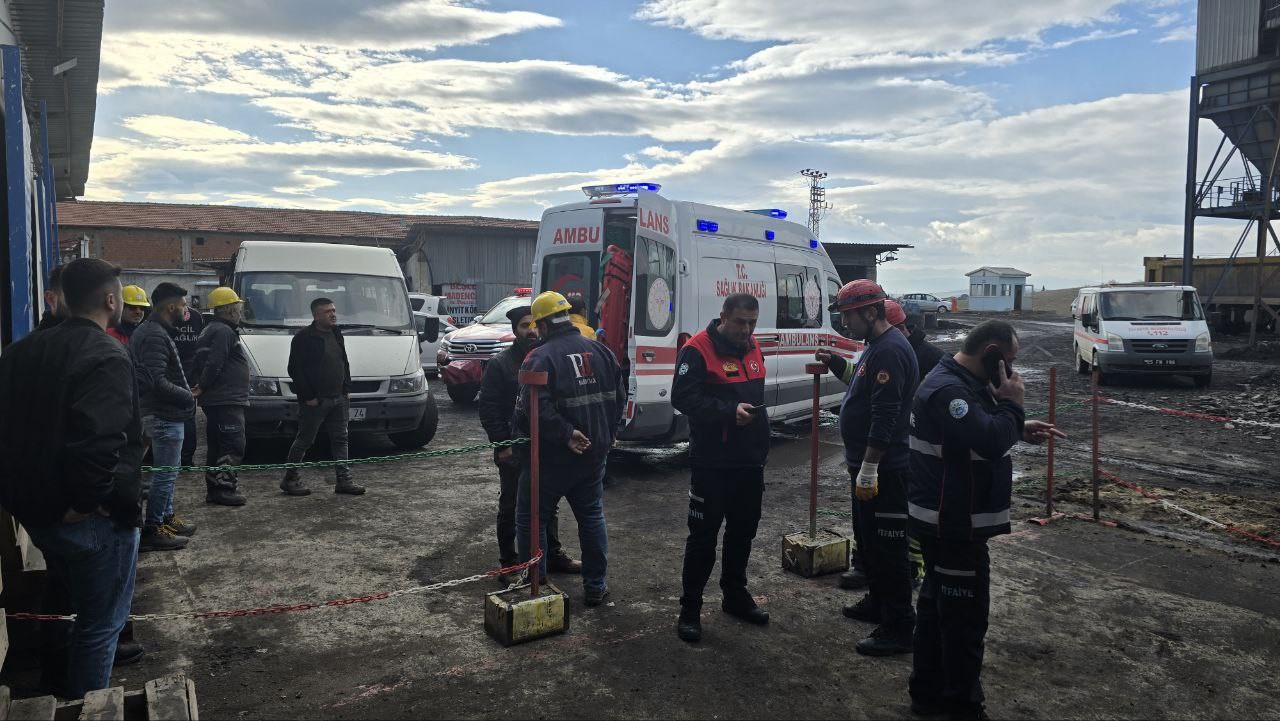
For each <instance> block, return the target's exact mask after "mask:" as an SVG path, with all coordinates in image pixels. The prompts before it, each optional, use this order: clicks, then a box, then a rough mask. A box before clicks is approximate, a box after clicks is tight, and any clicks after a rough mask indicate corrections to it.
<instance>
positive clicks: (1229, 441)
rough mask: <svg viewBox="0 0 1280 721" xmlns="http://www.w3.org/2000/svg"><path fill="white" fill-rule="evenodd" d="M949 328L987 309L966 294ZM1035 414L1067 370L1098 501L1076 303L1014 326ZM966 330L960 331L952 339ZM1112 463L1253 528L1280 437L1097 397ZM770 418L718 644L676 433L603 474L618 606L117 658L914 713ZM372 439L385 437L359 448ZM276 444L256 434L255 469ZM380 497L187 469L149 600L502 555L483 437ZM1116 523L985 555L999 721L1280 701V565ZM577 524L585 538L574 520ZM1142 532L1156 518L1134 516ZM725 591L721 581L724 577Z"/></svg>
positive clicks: (1124, 495) (1183, 397)
mask: <svg viewBox="0 0 1280 721" xmlns="http://www.w3.org/2000/svg"><path fill="white" fill-rule="evenodd" d="M952 320H955V321H959V322H961V323H964V322H971V321H972V317H971V316H965V315H963V314H961V315H958V316H956V317H954V318H953V319H952ZM1018 325H1019V327H1020V329H1021V331H1022V337H1023V344H1024V350H1023V353H1022V359H1021V361H1020V363H1019V367H1020V368H1022V369H1023V370H1024V371H1025V373H1026V375H1027V377H1028V384H1029V392H1028V406H1029V407H1030V408H1031V410H1032V411H1034V412H1035V413H1036V414H1038V415H1041V416H1043V415H1045V407H1046V406H1047V399H1046V388H1047V378H1048V372H1047V371H1048V368H1049V367H1050V366H1051V365H1052V364H1057V365H1058V366H1059V368H1060V374H1059V375H1060V384H1061V385H1060V394H1061V395H1060V402H1062V403H1063V404H1064V408H1063V410H1062V411H1061V412H1060V414H1059V421H1060V424H1061V425H1062V427H1063V428H1064V429H1065V430H1066V431H1067V432H1068V433H1070V434H1071V438H1070V440H1069V441H1066V442H1065V443H1063V445H1062V448H1061V453H1060V454H1059V455H1058V457H1057V458H1058V469H1059V481H1060V483H1059V494H1058V497H1059V500H1060V503H1061V504H1062V506H1063V507H1064V508H1065V510H1068V511H1083V510H1085V508H1084V506H1083V505H1082V504H1083V503H1084V502H1086V501H1088V500H1089V498H1090V495H1091V494H1090V493H1089V492H1088V488H1087V480H1086V479H1087V478H1088V476H1089V473H1088V470H1087V469H1088V465H1089V455H1088V448H1089V440H1088V429H1089V425H1088V420H1089V409H1088V408H1086V407H1084V406H1080V405H1076V406H1070V405H1069V404H1071V403H1079V402H1080V401H1082V400H1083V399H1084V398H1085V397H1086V396H1087V393H1088V384H1087V382H1086V380H1085V378H1084V377H1083V376H1077V375H1076V374H1075V372H1074V369H1073V368H1072V367H1071V362H1070V342H1071V341H1070V338H1071V335H1070V330H1069V328H1068V327H1066V326H1065V325H1064V324H1063V323H1062V321H1061V319H1052V318H1044V317H1036V318H1034V319H1031V320H1020V321H1018ZM941 344H942V345H944V346H947V347H948V348H954V347H955V339H954V337H947V338H946V339H944V340H943V341H942V342H941ZM1263 367H1264V366H1261V365H1259V364H1258V363H1257V362H1253V361H1239V360H1223V361H1221V362H1219V364H1218V366H1217V368H1216V371H1215V374H1216V375H1215V379H1214V388H1213V391H1214V392H1216V391H1218V390H1223V391H1227V390H1231V391H1235V390H1237V389H1236V388H1235V385H1236V384H1239V383H1248V382H1249V379H1251V378H1253V377H1255V376H1256V375H1258V373H1259V371H1260V369H1261V368H1263ZM435 391H436V394H437V398H438V399H439V401H440V405H441V411H442V418H441V424H440V434H439V435H438V436H437V438H436V439H435V441H433V443H432V446H431V447H432V448H449V447H456V446H461V445H466V444H470V443H475V442H478V441H481V440H482V439H483V433H482V431H481V429H480V426H479V423H478V421H477V420H476V417H475V411H474V409H473V408H470V407H464V406H463V407H460V406H457V405H454V404H452V403H451V402H450V401H449V400H448V399H447V397H446V396H445V394H444V393H443V388H442V387H439V386H437V387H436V389H435ZM1106 392H1107V393H1108V394H1112V395H1114V396H1115V397H1118V398H1123V399H1128V400H1132V401H1135V402H1140V403H1153V404H1159V405H1169V406H1175V407H1183V406H1184V403H1185V402H1188V400H1187V399H1190V398H1194V397H1195V396H1197V395H1203V394H1204V392H1203V391H1197V390H1195V389H1194V388H1193V387H1192V384H1191V382H1190V381H1189V380H1184V379H1174V380H1171V381H1161V382H1145V381H1144V382H1135V383H1131V384H1126V385H1123V386H1120V387H1118V388H1108V389H1106ZM1101 417H1102V424H1101V425H1102V429H1103V440H1102V449H1103V456H1104V458H1105V459H1106V461H1105V463H1106V466H1107V468H1109V469H1110V470H1111V471H1112V472H1114V473H1116V474H1117V475H1120V476H1122V477H1124V478H1126V479H1128V480H1131V481H1133V482H1135V483H1139V484H1142V485H1143V486H1146V487H1150V488H1151V489H1153V490H1154V489H1161V490H1162V491H1163V492H1168V493H1171V494H1174V497H1176V498H1177V502H1178V503H1179V504H1180V505H1185V506H1187V507H1188V508H1190V509H1194V510H1195V511H1196V512H1198V513H1202V514H1206V515H1209V516H1213V517H1215V518H1218V519H1220V520H1223V521H1229V522H1233V523H1239V524H1242V525H1245V524H1247V525H1248V526H1249V528H1251V529H1254V530H1256V531H1257V532H1260V533H1268V534H1276V533H1277V532H1280V525H1278V524H1277V520H1276V519H1277V518H1278V517H1280V509H1278V508H1277V504H1278V501H1277V493H1276V492H1277V486H1280V471H1278V470H1277V469H1276V464H1275V462H1274V461H1273V460H1272V458H1273V456H1272V451H1273V449H1274V448H1275V447H1276V445H1275V442H1274V440H1272V439H1271V438H1265V437H1264V436H1269V435H1271V434H1270V433H1269V432H1260V431H1256V430H1243V429H1241V428H1235V429H1230V430H1229V429H1227V428H1225V427H1224V426H1223V424H1219V423H1212V422H1207V421H1198V420H1189V419H1181V418H1172V417H1166V416H1159V415H1153V414H1149V413H1144V412H1140V411H1136V410H1131V409H1124V408H1118V407H1113V406H1109V407H1105V408H1103V409H1102V413H1101ZM806 433H807V431H806V430H805V429H803V428H799V429H795V428H781V429H778V431H777V433H776V434H775V438H774V442H773V447H772V452H771V456H770V466H769V469H768V473H767V483H768V486H767V492H766V495H765V509H764V520H763V521H762V523H761V528H760V533H759V536H758V539H757V542H756V546H755V549H756V552H755V554H754V555H753V558H752V563H751V569H750V572H751V576H752V588H753V591H754V592H755V593H756V594H757V596H758V598H759V600H760V602H761V603H762V604H763V605H765V606H766V607H767V608H768V609H769V610H770V612H771V613H772V618H773V622H772V623H771V624H770V625H769V626H768V627H767V628H756V627H749V626H746V625H744V624H742V623H739V622H737V621H735V620H734V619H731V618H728V617H726V616H724V615H723V614H722V613H720V612H719V610H718V603H716V601H717V600H718V599H717V598H716V595H715V594H714V593H708V603H707V608H706V611H705V612H704V629H705V636H704V639H703V641H702V643H700V644H698V645H688V644H685V643H682V642H680V641H679V640H677V639H676V637H675V632H674V620H675V613H676V602H677V598H678V596H679V593H680V590H679V576H680V562H681V553H682V549H683V542H684V534H685V514H686V508H687V505H686V504H687V497H686V484H687V469H686V467H685V457H684V454H683V453H682V452H681V449H680V448H678V447H677V448H673V449H658V450H653V451H629V452H626V453H623V454H619V456H618V458H617V459H616V461H615V462H614V463H613V464H612V474H613V476H614V482H613V483H612V484H611V485H610V486H609V487H608V488H607V489H606V514H607V517H608V523H609V537H610V569H609V574H610V585H611V588H612V590H613V602H612V603H610V604H609V605H607V606H604V607H600V608H596V609H584V608H582V606H581V596H582V590H581V586H580V583H579V580H578V579H577V578H575V577H568V576H557V577H554V578H553V580H554V581H555V582H556V583H558V584H560V585H561V587H562V588H564V589H565V590H566V591H567V592H568V593H569V595H570V597H571V603H572V625H571V628H570V630H569V631H568V633H566V634H564V635H561V636H557V637H553V638H549V639H543V640H541V641H537V642H534V643H530V644H526V645H523V646H519V647H514V648H502V647H501V646H499V645H498V644H496V643H495V642H494V641H492V640H491V639H489V638H488V637H487V636H486V635H485V633H484V631H483V630H482V625H481V624H482V608H483V594H484V593H485V592H487V591H491V590H494V589H495V588H496V584H495V583H493V582H480V583H473V584H470V585H464V586H460V587H457V588H451V589H448V590H445V591H438V592H432V593H427V594H422V595H413V596H408V597H403V598H398V599H392V600H387V601H381V602H375V603H369V604H360V605H353V606H346V607H342V608H339V609H333V610H319V611H307V612H298V613H288V614H281V615H273V616H267V617H250V618H237V619H230V620H217V621H201V622H194V621H192V622H185V621H184V622H162V623H161V622H153V623H146V624H143V623H140V624H138V626H139V628H138V634H139V636H140V637H141V639H142V640H143V641H144V643H145V644H146V645H147V648H148V651H149V652H148V655H147V657H146V658H145V659H144V661H143V662H142V663H140V664H139V665H137V666H132V667H127V668H124V669H121V670H120V672H119V673H117V675H116V678H115V681H116V683H118V684H121V685H124V686H126V687H128V688H135V687H139V686H140V685H141V684H142V683H143V682H144V681H145V680H147V679H150V678H155V677H157V676H159V675H162V674H165V673H168V672H171V671H174V670H183V671H186V672H187V673H188V674H190V675H191V676H192V677H193V678H194V679H195V681H196V684H197V689H198V694H199V702H200V710H201V713H202V714H203V715H204V716H205V717H207V718H233V719H234V718H239V719H259V718H321V717H323V718H424V717H425V718H443V717H477V716H481V717H504V718H507V717H509V718H528V717H566V718H599V717H625V718H756V717H787V718H801V717H803V718H816V717H823V718H881V717H888V718H905V717H909V712H908V708H907V702H908V699H907V696H906V681H907V675H908V673H909V669H910V659H909V657H898V658H893V659H888V660H884V659H879V660H876V659H870V658H866V657H862V656H859V655H857V654H856V653H854V651H853V643H854V642H855V641H856V640H857V639H859V638H861V637H862V636H863V635H865V634H866V633H867V632H869V631H870V627H868V626H866V625H863V624H859V623H856V622H853V621H849V620H847V619H845V618H843V617H841V615H840V613H839V609H840V606H841V604H842V603H846V602H849V601H852V600H854V599H856V596H855V595H854V594H853V593H852V592H848V591H841V590H838V589H836V588H835V586H834V583H835V579H834V577H826V578H820V579H813V580H805V579H801V578H798V577H795V576H791V575H788V574H786V573H784V572H783V571H782V570H781V568H780V564H779V556H780V537H781V536H782V535H783V534H784V533H787V532H790V531H793V530H796V529H799V528H802V527H804V526H805V525H806V514H807V510H806V508H807V480H808V442H807V441H808V439H807V435H806ZM821 440H822V441H823V443H822V445H821V448H822V463H821V479H820V484H821V485H820V501H819V504H820V507H821V508H822V509H823V510H824V515H823V517H822V518H823V521H824V525H826V526H829V527H831V528H834V529H842V528H846V524H847V522H846V521H845V520H844V519H843V518H842V517H841V514H843V513H845V512H847V510H848V505H849V502H848V481H847V476H845V475H844V471H843V469H842V467H841V465H840V447H839V437H838V434H837V433H836V431H835V429H834V428H831V427H826V428H824V429H823V430H822V432H821ZM359 450H360V452H361V453H363V454H366V455H378V454H382V453H387V452H391V449H390V447H389V446H384V445H380V444H376V443H375V444H368V443H366V444H362V445H361V446H360V447H359ZM283 452H284V449H283V448H281V447H278V446H268V447H265V448H263V447H260V448H258V449H257V451H256V452H255V458H254V460H256V461H271V460H279V459H280V458H281V457H282V456H283ZM1016 458H1017V464H1018V468H1019V471H1020V475H1019V479H1018V487H1019V490H1020V493H1021V496H1020V497H1019V499H1018V501H1017V502H1016V503H1015V509H1014V513H1015V517H1016V518H1019V519H1025V518H1029V517H1031V516H1033V515H1036V514H1037V513H1039V512H1041V511H1042V510H1043V508H1042V503H1041V500H1040V499H1042V498H1043V490H1042V489H1043V483H1044V472H1043V469H1044V466H1045V460H1046V456H1045V452H1044V450H1043V449H1039V448H1031V447H1024V448H1022V449H1020V450H1019V452H1018V454H1017V456H1016ZM358 474H359V475H358V478H359V480H360V481H361V482H363V483H366V484H367V485H368V486H369V487H370V492H369V493H368V494H367V495H365V496H362V497H347V496H335V495H333V494H332V493H329V492H323V491H325V490H326V489H325V488H324V486H325V484H326V482H328V483H331V479H329V478H325V477H323V476H322V474H320V473H311V474H310V476H309V481H310V483H311V484H312V486H313V487H314V488H315V489H316V490H317V491H321V492H317V493H315V494H313V495H311V496H309V497H305V498H287V497H283V496H280V495H279V494H278V493H277V491H276V483H277V478H276V476H275V474H269V473H247V474H245V476H244V479H243V484H244V487H245V490H246V491H247V493H248V495H249V497H250V500H249V505H247V506H246V507H244V508H240V509H228V508H218V507H208V506H205V505H204V504H203V503H202V489H201V488H200V485H201V483H200V481H199V479H198V478H196V477H194V476H192V477H184V478H183V479H182V480H181V481H180V492H179V495H178V508H179V511H180V512H184V513H187V514H189V516H190V517H191V518H192V519H193V520H195V521H196V522H198V523H199V524H200V530H199V532H198V533H197V535H196V537H195V539H194V540H193V541H192V543H191V545H190V546H189V547H188V548H187V549H186V550H184V551H181V552H177V553H172V554H155V553H152V554H145V555H144V556H143V557H142V560H141V563H140V572H139V584H138V594H137V599H136V603H135V612H159V611H198V610H209V609H234V608H239V607H247V606H263V605H270V604H278V603H294V602H304V601H323V600H328V599H331V598H337V597H347V596H357V595H366V594H370V593H374V592H378V591H389V590H395V589H401V588H411V587H415V586H418V585H420V584H425V583H432V582H436V581H442V580H447V579H453V578H461V577H465V576H469V575H471V574H474V573H477V572H479V571H482V570H485V569H488V568H491V567H493V566H494V565H495V563H496V548H495V542H494V539H493V514H494V510H495V504H496V497H497V480H496V475H495V474H494V472H493V468H492V465H491V464H490V462H489V456H488V454H485V453H479V454H473V455H469V456H455V457H447V458H442V459H429V460H421V461H415V462H407V463H400V464H396V465H377V466H364V467H361V468H360V469H359V471H358ZM1104 499H1105V501H1106V506H1105V508H1104V511H1103V515H1104V517H1107V518H1112V519H1116V520H1120V521H1121V522H1122V523H1123V527H1116V528H1112V527H1107V526H1099V525H1095V524H1092V523H1086V522H1083V521H1076V520H1069V519H1067V520H1061V521H1058V522H1055V523H1052V524H1050V525H1048V526H1046V527H1039V526H1033V525H1030V524H1026V523H1021V522H1019V523H1016V524H1015V533H1014V534H1012V535H1010V536H1006V537H1002V538H1000V539H999V540H997V541H996V542H995V543H994V544H993V547H992V567H993V589H992V598H993V601H992V619H991V630H990V633H989V634H988V645H987V657H986V670H985V674H984V679H985V683H986V688H987V693H988V697H989V700H988V705H989V711H990V713H991V714H992V716H993V717H995V718H1015V717H1016V718H1046V719H1047V718H1115V717H1123V718H1152V717H1177V718H1222V717H1268V718H1280V705H1277V703H1276V701H1275V698H1276V694H1277V691H1280V685H1278V683H1277V681H1276V680H1275V668H1276V666H1277V664H1280V620H1278V619H1280V598H1277V596H1276V594H1275V590H1276V588H1277V587H1280V564H1278V563H1276V562H1275V561H1276V556H1277V553H1276V552H1275V551H1274V550H1272V549H1268V548H1267V547H1266V546H1264V545H1262V544H1258V543H1252V542H1248V541H1243V540H1237V539H1232V538H1231V537H1229V536H1227V535H1225V534H1223V533H1221V532H1217V531H1213V530H1212V529H1209V528H1208V527H1207V526H1205V525H1204V524H1199V523H1197V522H1195V521H1192V520H1191V519H1188V518H1182V517H1179V516H1176V515H1174V514H1172V513H1170V512H1168V511H1165V510H1163V509H1160V508H1157V507H1155V506H1154V504H1153V503H1152V502H1149V501H1145V500H1142V499H1140V498H1138V497H1137V496H1134V495H1133V494H1131V493H1128V492H1127V491H1125V492H1121V491H1120V490H1119V489H1108V490H1107V491H1106V493H1105V494H1104ZM561 528H562V533H563V536H564V538H565V543H566V546H567V547H568V548H570V549H571V550H573V551H574V552H575V553H576V548H577V540H576V536H575V529H576V527H575V525H574V523H573V521H572V520H571V517H570V516H569V514H568V513H567V512H566V513H564V514H563V515H562V521H561ZM1139 528H1142V529H1146V530H1147V531H1149V532H1140V531H1139V530H1137V529H1139ZM712 590H714V583H713V584H712Z"/></svg>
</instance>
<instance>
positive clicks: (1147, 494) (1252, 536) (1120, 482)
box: [1098, 470, 1280, 548]
mask: <svg viewBox="0 0 1280 721" xmlns="http://www.w3.org/2000/svg"><path fill="white" fill-rule="evenodd" d="M1098 475H1100V476H1101V477H1103V478H1105V479H1107V480H1109V481H1111V482H1112V483H1114V484H1116V485H1117V486H1120V487H1122V488H1127V489H1129V490H1131V491H1133V492H1134V493H1137V494H1138V495H1140V496H1142V497H1143V498H1146V499H1149V500H1152V501H1156V502H1158V503H1160V504H1161V505H1162V506H1164V507H1165V508H1169V509H1172V510H1174V511H1177V512H1179V513H1183V514H1185V515H1187V516H1190V517H1192V518H1194V519H1196V520H1197V521H1200V522H1202V523H1207V524H1209V525H1210V526H1213V527H1214V528H1217V529H1219V530H1222V531H1226V532H1227V533H1231V534H1234V535H1237V536H1240V537H1242V538H1247V539H1249V540H1251V541H1257V542H1258V543H1262V544H1264V545H1267V546H1270V547H1272V548H1280V540H1276V539H1274V538H1267V537H1266V536H1260V535H1258V534H1256V533H1253V532H1252V531H1246V530H1244V529H1243V528H1240V527H1238V526H1234V525H1232V524H1230V523H1223V522H1221V521H1215V520H1214V519H1212V518H1209V517H1208V516H1203V515H1201V514H1199V513H1196V512H1195V511H1191V510H1187V509H1186V508H1183V507H1182V506H1179V505H1178V504H1176V503H1174V502H1173V501H1170V500H1169V499H1167V498H1164V497H1163V496H1159V495H1156V494H1155V493H1152V492H1151V491H1148V490H1147V489H1145V488H1143V487H1142V486H1139V485H1138V484H1136V483H1130V482H1129V481H1126V480H1124V479H1122V478H1120V477H1119V476H1117V475H1115V474H1114V473H1109V472H1107V471H1102V470H1100V471H1098Z"/></svg>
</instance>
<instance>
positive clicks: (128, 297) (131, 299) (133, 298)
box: [120, 285, 151, 308]
mask: <svg viewBox="0 0 1280 721" xmlns="http://www.w3.org/2000/svg"><path fill="white" fill-rule="evenodd" d="M120 296H121V298H122V299H123V300H124V304H125V305H138V306H142V307H143V308H150V307H151V303H150V302H148V301H147V291H145V290H143V289H142V286H140V285H126V286H125V287H123V288H121V289H120Z"/></svg>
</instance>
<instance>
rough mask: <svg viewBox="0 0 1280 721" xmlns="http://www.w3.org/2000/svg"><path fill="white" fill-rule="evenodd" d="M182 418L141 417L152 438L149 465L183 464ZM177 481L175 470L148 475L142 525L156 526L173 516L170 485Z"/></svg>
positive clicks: (171, 487) (144, 427)
mask: <svg viewBox="0 0 1280 721" xmlns="http://www.w3.org/2000/svg"><path fill="white" fill-rule="evenodd" d="M184 426H185V424H184V423H183V422H182V421H166V420H165V419H163V418H159V417H157V416H143V417H142V427H143V429H144V430H145V431H146V433H147V436H148V437H150V438H151V458H152V464H153V465H156V466H178V465H181V464H182V434H183V430H184ZM177 480H178V472H177V471H156V472H155V473H152V474H151V491H150V492H149V493H148V495H147V515H146V521H145V522H144V525H145V526H147V527H148V528H150V527H153V526H159V525H161V524H162V523H164V520H165V519H166V518H168V517H169V516H172V515H173V486H174V484H175V483H176V482H177Z"/></svg>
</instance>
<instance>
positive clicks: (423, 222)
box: [58, 201, 538, 240]
mask: <svg viewBox="0 0 1280 721" xmlns="http://www.w3.org/2000/svg"><path fill="white" fill-rule="evenodd" d="M58 226H59V227H60V228H130V229H147V230H165V231H179V232H205V233H240V234H246V235H248V234H268V235H307V236H315V237H329V238H392V239H397V240H403V239H404V238H406V237H408V235H409V231H410V229H411V228H413V227H414V226H436V227H440V226H450V227H457V228H471V229H481V230H518V231H536V230H537V228H538V223H537V221H533V220H511V219H507V218H485V217H479V216H468V215H392V214H388V213H368V212H360V211H347V210H305V209H298V208H248V207H243V206H237V205H184V204H176V203H117V202H94V201H62V202H60V203H58Z"/></svg>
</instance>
